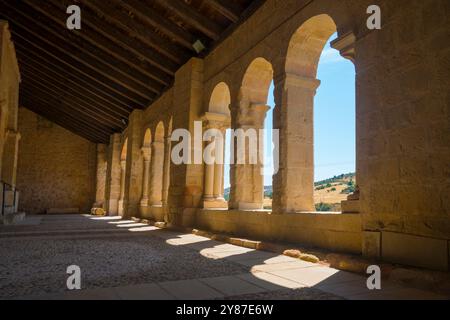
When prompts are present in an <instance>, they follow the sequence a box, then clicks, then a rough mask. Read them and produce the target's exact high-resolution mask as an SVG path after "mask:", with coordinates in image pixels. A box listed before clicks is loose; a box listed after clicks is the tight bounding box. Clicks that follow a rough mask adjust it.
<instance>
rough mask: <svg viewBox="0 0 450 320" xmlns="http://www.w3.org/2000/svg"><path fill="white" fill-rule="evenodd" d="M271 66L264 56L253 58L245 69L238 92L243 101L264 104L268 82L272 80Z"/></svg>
mask: <svg viewBox="0 0 450 320" xmlns="http://www.w3.org/2000/svg"><path fill="white" fill-rule="evenodd" d="M273 70H274V69H273V66H272V64H271V63H270V62H269V61H268V60H266V59H265V58H261V57H259V58H256V59H254V60H253V61H252V62H251V63H250V65H249V66H248V68H247V69H246V71H245V73H244V76H243V79H242V85H241V88H240V92H239V96H240V97H239V98H240V99H239V100H240V101H241V104H242V102H244V103H249V104H250V103H251V104H264V105H265V104H266V103H267V97H268V92H269V87H270V83H271V82H272V80H273V74H274V71H273Z"/></svg>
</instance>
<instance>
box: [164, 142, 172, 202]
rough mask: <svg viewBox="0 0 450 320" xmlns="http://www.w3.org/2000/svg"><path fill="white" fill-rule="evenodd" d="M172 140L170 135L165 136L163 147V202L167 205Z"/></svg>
mask: <svg viewBox="0 0 450 320" xmlns="http://www.w3.org/2000/svg"><path fill="white" fill-rule="evenodd" d="M171 146H172V141H171V140H170V137H167V138H166V146H165V148H164V151H165V152H164V183H163V204H164V205H167V201H168V193H169V184H170V163H171V159H170V153H171V150H172V148H171Z"/></svg>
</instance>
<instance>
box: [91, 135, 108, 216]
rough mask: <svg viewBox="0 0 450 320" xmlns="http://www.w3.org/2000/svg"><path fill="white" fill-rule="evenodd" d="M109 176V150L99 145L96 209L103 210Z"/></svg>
mask: <svg viewBox="0 0 450 320" xmlns="http://www.w3.org/2000/svg"><path fill="white" fill-rule="evenodd" d="M106 175H107V148H106V145H104V144H98V145H97V178H96V193H95V203H94V205H93V207H94V208H103V206H104V203H105V191H106V188H105V187H106Z"/></svg>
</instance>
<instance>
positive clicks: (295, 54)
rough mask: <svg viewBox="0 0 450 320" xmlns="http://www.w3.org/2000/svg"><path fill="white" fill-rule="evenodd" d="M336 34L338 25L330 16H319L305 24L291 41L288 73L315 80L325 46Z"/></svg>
mask: <svg viewBox="0 0 450 320" xmlns="http://www.w3.org/2000/svg"><path fill="white" fill-rule="evenodd" d="M336 32H337V26H336V23H335V22H334V20H333V18H331V17H330V16H329V15H328V14H321V15H317V16H315V17H312V18H310V19H308V20H307V21H306V22H304V23H303V24H302V25H301V26H300V28H298V29H297V30H296V31H295V32H294V34H293V35H292V37H291V39H290V41H289V46H288V51H287V55H286V64H285V71H286V73H289V74H295V75H298V76H302V77H307V78H314V79H315V78H316V75H317V67H318V65H319V59H320V56H321V54H322V51H323V49H324V47H325V44H326V43H327V41H328V40H329V39H330V37H331V36H332V35H333V34H334V33H336Z"/></svg>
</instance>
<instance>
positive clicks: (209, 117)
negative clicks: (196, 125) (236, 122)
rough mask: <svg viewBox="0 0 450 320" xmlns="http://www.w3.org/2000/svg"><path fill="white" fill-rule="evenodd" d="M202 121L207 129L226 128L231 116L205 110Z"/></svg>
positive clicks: (229, 123) (228, 125) (229, 124)
mask: <svg viewBox="0 0 450 320" xmlns="http://www.w3.org/2000/svg"><path fill="white" fill-rule="evenodd" d="M202 121H205V122H206V126H205V127H206V128H207V129H219V130H222V129H226V128H228V127H230V126H231V117H230V116H229V115H227V114H223V113H215V112H206V113H205V114H204V115H203V117H202Z"/></svg>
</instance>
